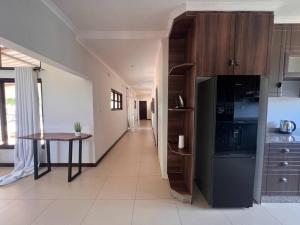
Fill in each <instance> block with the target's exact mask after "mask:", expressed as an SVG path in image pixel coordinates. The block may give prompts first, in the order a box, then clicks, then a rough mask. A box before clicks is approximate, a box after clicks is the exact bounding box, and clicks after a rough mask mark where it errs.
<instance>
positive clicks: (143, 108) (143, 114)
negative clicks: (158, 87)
mask: <svg viewBox="0 0 300 225" xmlns="http://www.w3.org/2000/svg"><path fill="white" fill-rule="evenodd" d="M139 110H140V120H146V119H147V101H139Z"/></svg>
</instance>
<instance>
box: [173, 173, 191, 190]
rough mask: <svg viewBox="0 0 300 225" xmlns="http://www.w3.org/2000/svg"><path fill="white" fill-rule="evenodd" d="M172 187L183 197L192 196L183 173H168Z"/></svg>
mask: <svg viewBox="0 0 300 225" xmlns="http://www.w3.org/2000/svg"><path fill="white" fill-rule="evenodd" d="M168 178H169V182H170V187H171V189H173V190H174V191H176V192H177V193H179V194H181V195H190V194H191V192H190V191H189V189H188V187H187V186H186V184H185V181H184V176H183V173H168Z"/></svg>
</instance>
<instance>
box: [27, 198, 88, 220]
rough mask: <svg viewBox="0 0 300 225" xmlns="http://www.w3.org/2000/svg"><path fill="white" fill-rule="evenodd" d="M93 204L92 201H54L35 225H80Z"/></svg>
mask: <svg viewBox="0 0 300 225" xmlns="http://www.w3.org/2000/svg"><path fill="white" fill-rule="evenodd" d="M92 203H93V201H92V200H54V201H53V202H52V203H51V204H50V205H49V207H48V208H46V209H45V210H44V211H43V213H42V214H41V215H40V216H39V217H38V218H37V219H36V220H35V221H34V223H33V225H54V224H55V225H79V224H81V222H82V221H83V219H84V218H85V216H86V215H87V213H88V211H89V210H90V208H91V206H92Z"/></svg>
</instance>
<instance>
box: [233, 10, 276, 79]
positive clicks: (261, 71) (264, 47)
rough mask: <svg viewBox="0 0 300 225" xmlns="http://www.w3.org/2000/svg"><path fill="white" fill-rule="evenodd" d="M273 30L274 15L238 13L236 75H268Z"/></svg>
mask: <svg viewBox="0 0 300 225" xmlns="http://www.w3.org/2000/svg"><path fill="white" fill-rule="evenodd" d="M272 29H273V14H272V13H253V12H251V13H248V12H244V13H243V12H242V13H237V15H236V30H235V59H236V65H235V67H234V73H235V74H236V75H268V62H269V60H268V59H269V57H268V56H269V50H270V48H271V37H272Z"/></svg>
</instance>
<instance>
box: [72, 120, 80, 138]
mask: <svg viewBox="0 0 300 225" xmlns="http://www.w3.org/2000/svg"><path fill="white" fill-rule="evenodd" d="M74 130H75V136H76V137H80V136H81V124H80V123H79V122H76V123H74Z"/></svg>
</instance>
